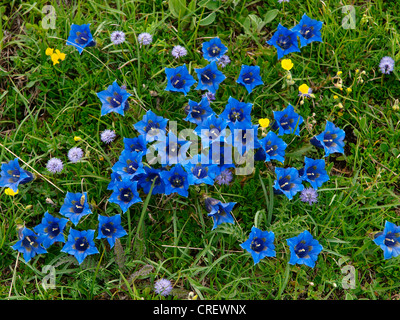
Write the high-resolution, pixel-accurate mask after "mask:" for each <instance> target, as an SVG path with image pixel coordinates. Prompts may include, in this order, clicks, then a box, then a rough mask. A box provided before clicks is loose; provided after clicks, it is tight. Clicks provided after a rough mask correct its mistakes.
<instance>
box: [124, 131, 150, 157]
mask: <svg viewBox="0 0 400 320" xmlns="http://www.w3.org/2000/svg"><path fill="white" fill-rule="evenodd" d="M123 141H124V150H127V151H130V152H133V151H135V152H143V154H146V152H147V144H146V140H145V138H144V136H143V135H139V136H138V137H136V138H124V139H123Z"/></svg>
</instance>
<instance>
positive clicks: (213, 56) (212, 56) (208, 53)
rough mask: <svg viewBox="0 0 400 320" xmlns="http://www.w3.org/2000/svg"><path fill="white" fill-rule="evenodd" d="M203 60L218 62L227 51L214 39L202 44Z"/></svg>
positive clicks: (217, 39)
mask: <svg viewBox="0 0 400 320" xmlns="http://www.w3.org/2000/svg"><path fill="white" fill-rule="evenodd" d="M202 50H203V58H204V59H206V60H208V61H210V62H213V61H218V59H220V58H221V57H222V56H223V55H224V54H225V53H226V52H227V51H228V48H227V47H226V46H225V45H224V44H223V43H222V42H221V39H220V38H218V37H216V38H214V39H211V40H210V41H208V42H204V43H203V48H202Z"/></svg>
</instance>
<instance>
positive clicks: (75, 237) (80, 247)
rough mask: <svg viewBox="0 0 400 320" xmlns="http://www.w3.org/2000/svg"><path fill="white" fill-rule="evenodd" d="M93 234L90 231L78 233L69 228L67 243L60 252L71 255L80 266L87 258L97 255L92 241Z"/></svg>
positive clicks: (97, 251)
mask: <svg viewBox="0 0 400 320" xmlns="http://www.w3.org/2000/svg"><path fill="white" fill-rule="evenodd" d="M94 232H95V230H92V229H89V230H85V231H78V230H75V229H72V228H70V229H69V234H68V239H67V242H66V243H65V245H64V247H63V248H62V249H61V251H62V252H65V253H69V254H71V255H73V256H74V257H75V258H76V260H78V263H79V264H81V263H82V262H83V260H85V258H86V257H87V256H89V255H91V254H96V253H99V250H97V248H96V245H95V243H94V240H93V238H94Z"/></svg>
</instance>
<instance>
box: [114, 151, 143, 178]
mask: <svg viewBox="0 0 400 320" xmlns="http://www.w3.org/2000/svg"><path fill="white" fill-rule="evenodd" d="M142 157H143V152H136V151H128V150H122V152H121V155H120V156H119V159H118V161H117V162H116V163H115V164H114V165H113V167H112V171H113V172H117V173H119V174H120V175H126V176H128V177H129V179H132V178H133V177H134V176H137V175H139V174H141V173H144V169H143V163H142Z"/></svg>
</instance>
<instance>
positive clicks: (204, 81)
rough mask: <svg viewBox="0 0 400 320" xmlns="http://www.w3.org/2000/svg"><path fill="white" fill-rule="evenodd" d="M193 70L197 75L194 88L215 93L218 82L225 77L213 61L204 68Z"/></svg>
mask: <svg viewBox="0 0 400 320" xmlns="http://www.w3.org/2000/svg"><path fill="white" fill-rule="evenodd" d="M194 70H195V71H196V72H197V77H198V79H199V82H198V84H197V87H196V90H208V91H210V92H212V93H214V94H215V92H216V91H217V90H218V87H219V84H220V83H221V82H222V81H224V80H225V78H226V77H225V76H224V74H223V73H222V72H221V71H219V70H218V67H217V63H216V62H215V61H213V62H211V63H210V64H209V65H207V66H205V67H204V68H201V69H194Z"/></svg>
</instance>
